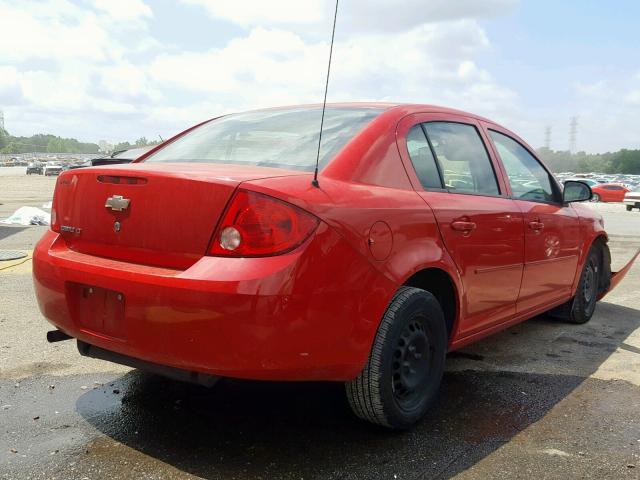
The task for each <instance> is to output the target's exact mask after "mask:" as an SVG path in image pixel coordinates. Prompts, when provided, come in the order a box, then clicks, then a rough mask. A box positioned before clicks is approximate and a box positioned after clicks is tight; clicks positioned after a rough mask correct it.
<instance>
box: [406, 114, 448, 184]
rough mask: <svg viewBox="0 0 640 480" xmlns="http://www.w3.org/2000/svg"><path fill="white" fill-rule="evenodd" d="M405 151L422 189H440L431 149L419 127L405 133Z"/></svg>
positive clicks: (416, 126) (438, 176) (415, 126)
mask: <svg viewBox="0 0 640 480" xmlns="http://www.w3.org/2000/svg"><path fill="white" fill-rule="evenodd" d="M407 150H408V151H409V157H411V163H413V168H415V170H416V174H417V175H418V179H420V183H421V184H422V186H423V187H424V188H442V183H441V182H440V174H439V173H438V167H437V166H436V159H435V158H433V153H432V152H431V147H429V142H427V137H426V136H425V134H424V131H423V130H422V127H421V126H420V125H414V126H413V127H412V128H411V130H409V133H407Z"/></svg>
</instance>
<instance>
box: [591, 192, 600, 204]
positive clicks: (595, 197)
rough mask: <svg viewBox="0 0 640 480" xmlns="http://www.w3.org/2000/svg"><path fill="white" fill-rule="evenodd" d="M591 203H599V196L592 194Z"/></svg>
mask: <svg viewBox="0 0 640 480" xmlns="http://www.w3.org/2000/svg"><path fill="white" fill-rule="evenodd" d="M591 201H592V202H599V201H600V195H598V194H597V193H594V194H593V196H592V197H591Z"/></svg>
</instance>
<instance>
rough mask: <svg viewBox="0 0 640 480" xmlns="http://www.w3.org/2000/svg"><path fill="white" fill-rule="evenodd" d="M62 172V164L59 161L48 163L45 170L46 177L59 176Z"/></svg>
mask: <svg viewBox="0 0 640 480" xmlns="http://www.w3.org/2000/svg"><path fill="white" fill-rule="evenodd" d="M60 172H62V163H61V162H57V161H52V162H47V163H46V164H45V166H44V169H43V173H44V175H45V176H46V177H48V176H50V175H59V174H60Z"/></svg>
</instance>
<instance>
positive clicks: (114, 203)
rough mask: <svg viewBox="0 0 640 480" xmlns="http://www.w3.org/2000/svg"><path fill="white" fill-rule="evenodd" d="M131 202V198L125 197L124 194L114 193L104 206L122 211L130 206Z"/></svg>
mask: <svg viewBox="0 0 640 480" xmlns="http://www.w3.org/2000/svg"><path fill="white" fill-rule="evenodd" d="M130 202H131V200H129V199H128V198H124V197H123V196H122V195H113V196H111V197H109V198H107V201H106V203H105V204H104V206H105V207H107V208H110V209H111V210H113V211H114V212H122V211H123V210H126V209H127V208H128V207H129V203H130Z"/></svg>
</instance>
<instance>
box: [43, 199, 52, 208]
mask: <svg viewBox="0 0 640 480" xmlns="http://www.w3.org/2000/svg"><path fill="white" fill-rule="evenodd" d="M52 206H53V200H52V201H50V202H47V203H43V204H42V208H46V209H48V210H51V207H52Z"/></svg>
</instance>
